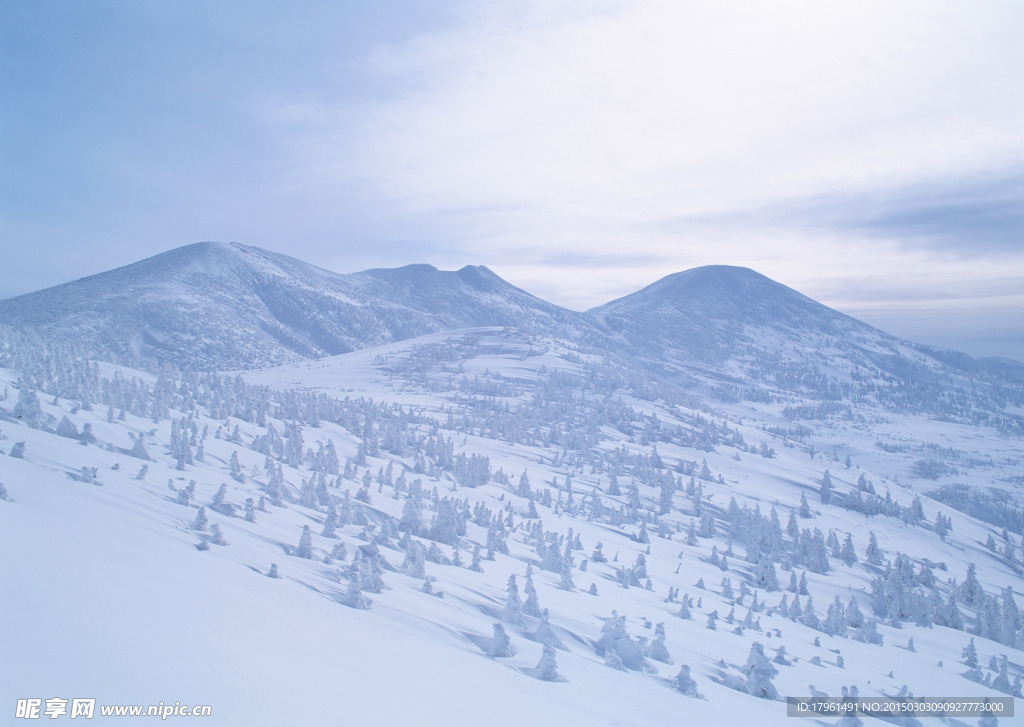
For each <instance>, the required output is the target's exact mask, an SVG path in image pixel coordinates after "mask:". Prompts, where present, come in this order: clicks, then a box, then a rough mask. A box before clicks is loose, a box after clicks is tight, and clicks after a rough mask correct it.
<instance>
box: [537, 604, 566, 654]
mask: <svg viewBox="0 0 1024 727" xmlns="http://www.w3.org/2000/svg"><path fill="white" fill-rule="evenodd" d="M530 638H531V639H533V640H534V641H536V642H537V643H540V644H551V645H552V646H554V647H555V648H556V649H562V650H565V646H564V645H563V644H562V640H561V639H560V638H558V634H557V633H555V630H554V628H552V626H551V620H550V616H549V614H548V610H547V609H546V608H545V609H544V610H543V611H542V612H541V614H540V623H539V624H537V630H536V631H534V632H533V634H531V636H530Z"/></svg>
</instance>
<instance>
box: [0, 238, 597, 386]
mask: <svg viewBox="0 0 1024 727" xmlns="http://www.w3.org/2000/svg"><path fill="white" fill-rule="evenodd" d="M0 323H2V324H6V325H9V326H11V327H13V328H14V329H16V330H18V331H26V332H29V333H32V334H34V335H37V336H41V337H43V338H44V339H46V340H51V341H62V342H63V341H72V342H74V344H75V345H76V346H77V347H78V348H79V350H81V351H83V352H85V353H87V354H88V355H89V356H90V357H93V358H99V359H101V360H108V361H114V362H118V363H125V364H134V365H136V366H142V367H145V368H153V367H154V366H155V365H156V364H157V363H158V362H166V363H170V364H172V365H174V366H177V367H181V368H188V369H193V370H231V369H246V368H255V367H259V366H268V365H273V364H278V363H284V362H287V361H297V360H301V359H307V358H319V357H322V356H329V355H333V354H337V353H342V352H345V351H352V350H356V349H360V348H365V347H367V346H373V345H378V344H381V343H386V342H388V341H396V340H403V339H406V338H412V337H414V336H418V335H422V334H424V333H430V332H434V331H443V330H452V329H459V328H465V327H468V326H480V325H486V326H516V327H521V328H526V329H536V330H538V331H540V332H554V331H556V330H560V331H563V332H566V331H572V330H578V329H580V328H581V327H583V328H586V327H587V322H586V320H585V318H584V317H583V316H581V315H580V314H576V313H573V312H572V311H568V310H565V309H562V308H559V307H557V306H554V305H551V304H550V303H546V302H544V301H542V300H540V299H539V298H536V297H534V296H532V295H530V294H528V293H526V292H524V291H522V290H520V289H518V288H516V287H515V286H513V285H510V284H509V283H506V282H505V281H504V280H502V279H501V278H499V277H498V276H497V275H495V274H494V273H492V272H491V271H490V270H488V269H487V268H485V267H482V266H467V267H464V268H462V269H461V270H458V271H454V272H446V271H440V270H437V269H436V268H434V267H433V266H430V265H409V266H406V267H403V268H397V269H390V270H367V271H364V272H361V273H353V274H346V275H341V274H337V273H332V272H330V271H327V270H323V269H321V268H317V267H315V266H312V265H309V264H307V263H304V262H301V261H299V260H296V259H294V258H290V257H287V256H285V255H279V254H276V253H271V252H268V251H266V250H261V249H259V248H256V247H249V246H245V245H240V244H238V243H230V244H224V243H215V242H203V243H197V244H194V245H188V246H186V247H181V248H178V249H175V250H171V251H170V252H166V253H162V254H160V255H156V256H154V257H151V258H148V259H146V260H142V261H141V262H137V263H134V264H132V265H127V266H125V267H122V268H118V269H117V270H112V271H109V272H106V273H100V274H98V275H93V276H90V277H87V278H83V279H81V280H77V281H74V282H71V283H66V284H64V285H59V286H56V287H54V288H49V289H47V290H43V291H39V292H36V293H30V294H27V295H22V296H19V297H16V298H12V299H9V300H5V301H0Z"/></svg>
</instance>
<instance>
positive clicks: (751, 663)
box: [742, 641, 779, 699]
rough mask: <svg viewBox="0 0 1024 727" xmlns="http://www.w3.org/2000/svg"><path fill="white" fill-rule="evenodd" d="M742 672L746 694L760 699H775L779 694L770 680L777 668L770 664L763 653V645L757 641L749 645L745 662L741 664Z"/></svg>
mask: <svg viewBox="0 0 1024 727" xmlns="http://www.w3.org/2000/svg"><path fill="white" fill-rule="evenodd" d="M742 671H743V673H744V674H745V675H746V677H747V680H746V682H745V684H744V685H743V689H744V691H745V692H746V693H747V694H750V695H752V696H755V697H760V698H762V699H775V698H777V697H778V696H779V694H778V691H776V689H775V685H774V684H772V681H773V680H774V679H775V677H776V676H777V675H778V673H779V670H778V669H776V668H775V667H774V666H772V663H771V662H770V661H769V660H768V657H767V656H765V654H764V647H763V646H761V644H760V643H759V642H756V641H755V642H754V643H753V644H751V646H750V654H749V655H748V656H747V663H746V664H744V665H743V669H742Z"/></svg>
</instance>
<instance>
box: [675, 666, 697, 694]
mask: <svg viewBox="0 0 1024 727" xmlns="http://www.w3.org/2000/svg"><path fill="white" fill-rule="evenodd" d="M672 686H673V688H674V689H675V690H676V691H677V692H679V693H681V694H685V695H686V696H687V697H699V696H700V694H699V693H698V692H697V682H695V681H693V678H692V677H690V667H689V666H687V665H685V664H684V665H682V666H681V667H679V673H678V674H676V676H675V679H674V684H673V685H672Z"/></svg>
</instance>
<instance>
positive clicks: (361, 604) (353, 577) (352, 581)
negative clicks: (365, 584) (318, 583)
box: [341, 569, 373, 611]
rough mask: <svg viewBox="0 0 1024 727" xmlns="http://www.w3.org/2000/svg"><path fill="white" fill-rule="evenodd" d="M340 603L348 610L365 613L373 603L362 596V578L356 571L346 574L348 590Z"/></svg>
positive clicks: (351, 570)
mask: <svg viewBox="0 0 1024 727" xmlns="http://www.w3.org/2000/svg"><path fill="white" fill-rule="evenodd" d="M341 603H342V604H343V605H345V606H348V607H349V608H355V609H359V610H363V611H365V610H366V609H368V608H369V607H370V605H371V604H372V603H373V601H372V600H370V598H368V597H367V596H366V595H364V594H363V589H362V576H361V575H360V573H359V570H358V569H350V570H349V573H348V590H347V591H345V595H344V596H343V597H342V599H341Z"/></svg>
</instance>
